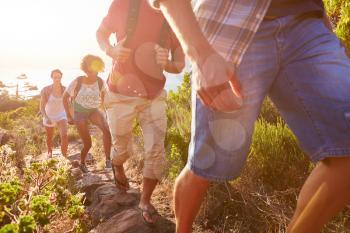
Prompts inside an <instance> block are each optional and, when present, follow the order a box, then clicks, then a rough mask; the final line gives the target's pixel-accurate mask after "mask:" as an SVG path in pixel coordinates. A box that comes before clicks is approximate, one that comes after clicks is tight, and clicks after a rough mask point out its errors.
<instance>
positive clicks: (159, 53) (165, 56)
mask: <svg viewBox="0 0 350 233" xmlns="http://www.w3.org/2000/svg"><path fill="white" fill-rule="evenodd" d="M154 49H155V51H156V63H157V64H158V65H160V66H161V67H162V68H163V69H164V68H165V66H166V65H167V63H168V61H169V50H168V49H166V48H162V47H160V46H159V45H158V44H157V45H155V47H154Z"/></svg>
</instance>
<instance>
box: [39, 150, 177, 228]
mask: <svg viewBox="0 0 350 233" xmlns="http://www.w3.org/2000/svg"><path fill="white" fill-rule="evenodd" d="M70 147H71V148H72V146H70ZM59 154H60V152H59V150H58V149H55V150H54V151H53V156H54V157H55V156H59ZM42 159H46V155H42V156H39V157H37V158H36V160H42ZM68 159H69V160H70V162H71V164H72V168H71V174H72V175H73V177H74V178H75V181H76V183H75V185H76V187H77V188H78V190H80V192H83V193H85V205H86V211H87V213H88V214H89V216H90V217H91V220H92V224H93V226H94V228H93V229H92V230H91V231H90V233H173V232H175V225H174V223H173V222H172V221H170V220H168V219H167V218H166V217H162V216H159V217H158V221H157V223H156V224H155V225H154V226H152V227H150V226H148V225H146V224H145V222H144V220H143V218H142V215H141V212H140V211H139V210H138V209H137V206H138V202H139V198H140V191H139V190H140V188H139V187H138V185H137V184H136V185H134V186H133V187H132V188H131V189H130V190H129V191H127V192H123V191H120V190H118V189H117V188H116V187H115V185H114V179H113V172H112V171H111V170H98V169H97V168H96V162H95V161H94V160H93V158H92V157H91V156H88V159H87V164H88V169H89V171H90V172H89V173H86V174H83V173H82V172H81V170H80V168H79V167H78V166H79V145H73V149H70V153H69V156H68ZM155 207H156V208H157V206H155Z"/></svg>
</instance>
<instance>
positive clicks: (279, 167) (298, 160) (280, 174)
mask: <svg viewBox="0 0 350 233" xmlns="http://www.w3.org/2000/svg"><path fill="white" fill-rule="evenodd" d="M247 169H250V170H251V172H250V175H251V176H252V175H253V173H255V174H254V175H253V176H254V178H253V179H252V180H256V181H257V182H259V183H263V184H264V185H265V186H266V187H268V186H270V187H271V188H272V189H274V190H284V189H287V188H290V187H299V186H300V185H301V184H302V182H303V180H304V178H305V176H306V175H307V174H308V171H309V162H308V159H307V158H306V156H305V155H304V153H303V152H302V151H301V150H300V149H299V147H298V145H297V140H296V137H295V136H294V134H293V133H292V132H291V130H290V129H289V128H288V127H287V126H286V124H285V123H283V122H282V120H281V119H279V120H278V121H277V123H276V124H271V123H268V122H266V121H265V120H259V121H257V123H256V124H255V132H254V136H253V142H252V145H251V147H250V153H249V157H248V161H247Z"/></svg>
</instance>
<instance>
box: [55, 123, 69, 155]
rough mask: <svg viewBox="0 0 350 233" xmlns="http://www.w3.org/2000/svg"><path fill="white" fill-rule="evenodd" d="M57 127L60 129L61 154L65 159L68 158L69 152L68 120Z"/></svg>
mask: <svg viewBox="0 0 350 233" xmlns="http://www.w3.org/2000/svg"><path fill="white" fill-rule="evenodd" d="M57 126H58V128H59V131H60V137H61V153H62V155H63V156H64V157H67V151H68V135H67V134H68V132H67V131H68V129H67V120H62V121H59V122H57Z"/></svg>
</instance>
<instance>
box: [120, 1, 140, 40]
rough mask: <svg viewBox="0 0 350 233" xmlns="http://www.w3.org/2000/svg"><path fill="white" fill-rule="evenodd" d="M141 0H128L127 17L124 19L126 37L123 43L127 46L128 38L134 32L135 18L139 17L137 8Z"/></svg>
mask: <svg viewBox="0 0 350 233" xmlns="http://www.w3.org/2000/svg"><path fill="white" fill-rule="evenodd" d="M140 3H141V0H130V1H129V10H128V18H127V21H126V39H125V42H124V45H125V46H127V45H128V43H129V42H130V38H131V37H132V35H133V34H134V32H135V28H136V24H137V19H138V17H139V9H140Z"/></svg>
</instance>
